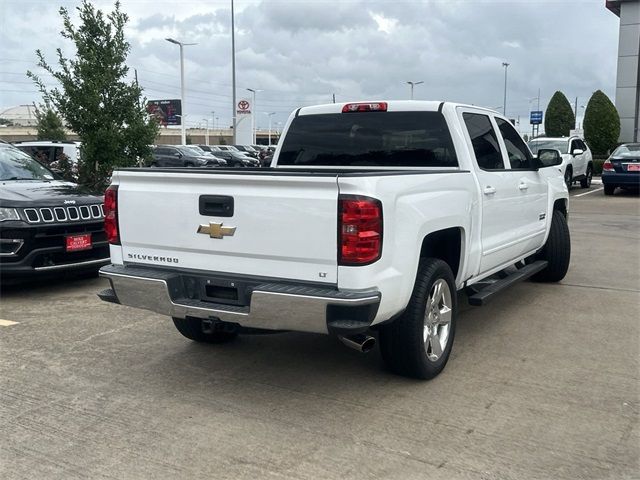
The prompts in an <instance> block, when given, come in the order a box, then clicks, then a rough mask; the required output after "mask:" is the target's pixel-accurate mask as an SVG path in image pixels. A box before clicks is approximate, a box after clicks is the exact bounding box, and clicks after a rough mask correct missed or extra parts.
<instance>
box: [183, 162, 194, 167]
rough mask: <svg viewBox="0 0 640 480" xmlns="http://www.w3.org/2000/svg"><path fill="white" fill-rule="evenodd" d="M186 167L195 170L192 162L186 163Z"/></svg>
mask: <svg viewBox="0 0 640 480" xmlns="http://www.w3.org/2000/svg"><path fill="white" fill-rule="evenodd" d="M184 166H185V167H187V168H193V167H194V165H193V163H191V162H187V163H185V164H184Z"/></svg>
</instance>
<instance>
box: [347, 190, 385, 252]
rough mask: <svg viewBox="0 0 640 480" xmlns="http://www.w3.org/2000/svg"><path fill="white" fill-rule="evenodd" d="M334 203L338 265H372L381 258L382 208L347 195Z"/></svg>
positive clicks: (367, 198) (373, 200) (367, 200)
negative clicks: (335, 208) (336, 204)
mask: <svg viewBox="0 0 640 480" xmlns="http://www.w3.org/2000/svg"><path fill="white" fill-rule="evenodd" d="M338 203H339V205H338V209H339V210H338V264H339V265H367V264H369V263H373V262H375V261H376V260H378V259H379V258H380V255H382V204H381V203H380V201H379V200H376V199H374V198H369V197H359V196H349V195H341V196H340V198H339V200H338Z"/></svg>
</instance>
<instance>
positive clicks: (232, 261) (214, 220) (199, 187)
mask: <svg viewBox="0 0 640 480" xmlns="http://www.w3.org/2000/svg"><path fill="white" fill-rule="evenodd" d="M114 183H117V184H118V211H119V230H120V238H121V243H122V254H123V259H124V262H125V263H126V264H146V265H158V266H164V267H166V266H174V267H180V268H182V269H185V268H186V269H193V270H198V271H207V272H220V273H226V272H228V273H233V274H236V275H237V274H241V275H254V276H261V277H276V278H280V279H292V280H302V281H309V282H314V283H333V284H335V283H337V208H338V206H337V203H338V186H337V179H336V177H335V176H330V175H328V176H318V177H316V176H308V175H307V176H295V175H292V176H276V175H269V174H268V173H267V172H264V173H255V174H254V173H251V174H248V173H245V174H234V172H216V173H210V174H207V173H204V172H193V173H190V172H184V171H177V172H171V173H166V172H157V173H156V172H149V171H148V170H147V171H140V172H135V171H131V170H129V171H120V172H117V173H116V174H115V175H114ZM231 203H232V210H229V205H230V204H231ZM220 209H222V210H220ZM225 209H228V210H227V211H226V213H225V212H224V210H225ZM220 224H222V225H220ZM224 227H235V231H233V232H232V229H226V228H224ZM198 231H200V233H198Z"/></svg>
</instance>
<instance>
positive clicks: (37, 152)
mask: <svg viewBox="0 0 640 480" xmlns="http://www.w3.org/2000/svg"><path fill="white" fill-rule="evenodd" d="M13 146H14V147H16V148H18V149H20V150H22V151H23V152H25V153H27V154H29V155H31V156H32V157H33V158H35V159H36V160H38V161H40V162H41V163H44V164H45V165H47V166H49V165H51V164H52V163H53V162H55V161H56V160H57V159H58V156H59V155H60V154H61V153H64V154H65V155H66V156H67V157H68V158H69V161H70V162H71V164H72V165H76V164H77V163H78V159H79V158H80V142H71V141H69V142H66V141H50V140H34V141H26V142H13Z"/></svg>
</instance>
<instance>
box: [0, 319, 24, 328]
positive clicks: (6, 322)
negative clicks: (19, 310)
mask: <svg viewBox="0 0 640 480" xmlns="http://www.w3.org/2000/svg"><path fill="white" fill-rule="evenodd" d="M18 323H19V322H12V321H11V320H3V319H1V318H0V327H8V326H10V325H17V324H18Z"/></svg>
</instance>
